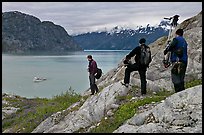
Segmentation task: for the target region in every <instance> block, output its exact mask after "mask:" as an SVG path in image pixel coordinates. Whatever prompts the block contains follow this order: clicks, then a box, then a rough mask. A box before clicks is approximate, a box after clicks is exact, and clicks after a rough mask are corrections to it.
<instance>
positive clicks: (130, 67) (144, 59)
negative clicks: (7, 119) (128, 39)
mask: <svg viewBox="0 0 204 135" xmlns="http://www.w3.org/2000/svg"><path fill="white" fill-rule="evenodd" d="M145 42H146V39H144V38H141V39H140V40H139V43H140V45H139V46H137V47H136V48H134V49H133V50H132V51H131V52H130V53H129V54H128V55H126V58H125V60H124V64H125V65H126V66H127V67H126V69H125V77H124V82H122V85H125V86H126V87H128V85H129V82H130V73H131V72H133V71H138V72H139V75H140V81H141V94H142V95H145V94H146V83H147V81H146V71H147V68H148V67H149V64H150V62H151V61H152V58H151V51H150V47H149V46H147V45H146V44H145ZM133 56H135V63H134V64H130V59H131V57H133Z"/></svg>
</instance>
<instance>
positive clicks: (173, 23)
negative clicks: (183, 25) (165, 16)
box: [171, 15, 179, 27]
mask: <svg viewBox="0 0 204 135" xmlns="http://www.w3.org/2000/svg"><path fill="white" fill-rule="evenodd" d="M172 18H173V20H172V23H171V25H172V26H173V27H176V26H177V24H178V23H177V22H178V20H179V19H178V18H179V15H174V16H173V17H172Z"/></svg>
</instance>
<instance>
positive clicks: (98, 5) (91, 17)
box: [2, 2, 202, 35]
mask: <svg viewBox="0 0 204 135" xmlns="http://www.w3.org/2000/svg"><path fill="white" fill-rule="evenodd" d="M9 11H20V12H22V13H25V14H29V15H32V16H35V17H37V18H39V19H40V20H41V21H51V22H53V23H54V24H56V25H60V26H62V27H64V28H65V30H66V31H67V32H68V34H69V35H77V34H81V33H87V32H92V31H102V30H104V29H106V30H110V29H112V28H113V27H115V26H121V27H127V28H132V29H134V28H136V27H137V26H146V25H147V24H150V25H151V26H154V25H158V24H159V23H160V22H161V20H162V19H163V18H164V17H171V16H173V15H175V14H178V15H179V16H180V17H179V21H178V23H181V22H182V21H184V20H186V19H188V18H190V17H192V16H195V15H197V14H198V13H199V12H200V11H202V2H2V12H9Z"/></svg>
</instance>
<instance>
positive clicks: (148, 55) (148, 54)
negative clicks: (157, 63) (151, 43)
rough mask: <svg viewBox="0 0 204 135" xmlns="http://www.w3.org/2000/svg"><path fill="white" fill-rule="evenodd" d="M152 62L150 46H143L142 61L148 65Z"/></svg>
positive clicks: (142, 63)
mask: <svg viewBox="0 0 204 135" xmlns="http://www.w3.org/2000/svg"><path fill="white" fill-rule="evenodd" d="M150 62H151V51H150V48H149V47H145V46H141V55H140V63H141V65H145V66H148V65H149V63H150Z"/></svg>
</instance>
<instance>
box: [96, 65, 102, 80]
mask: <svg viewBox="0 0 204 135" xmlns="http://www.w3.org/2000/svg"><path fill="white" fill-rule="evenodd" d="M101 76H102V69H100V68H97V72H96V75H95V78H96V79H99V78H100V77H101Z"/></svg>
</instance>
